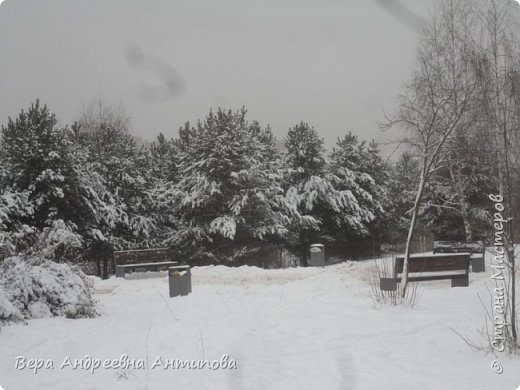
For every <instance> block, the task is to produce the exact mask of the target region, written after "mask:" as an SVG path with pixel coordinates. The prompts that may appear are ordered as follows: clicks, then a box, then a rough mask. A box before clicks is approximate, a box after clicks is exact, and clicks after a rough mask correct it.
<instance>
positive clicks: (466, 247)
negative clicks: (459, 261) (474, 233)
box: [433, 241, 486, 272]
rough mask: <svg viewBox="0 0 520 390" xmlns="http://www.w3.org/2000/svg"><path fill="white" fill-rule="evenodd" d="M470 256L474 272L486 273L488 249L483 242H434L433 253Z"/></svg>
mask: <svg viewBox="0 0 520 390" xmlns="http://www.w3.org/2000/svg"><path fill="white" fill-rule="evenodd" d="M463 252H467V253H469V254H470V263H471V271H472V272H486V262H485V256H486V247H485V246H484V243H483V242H482V241H475V242H459V241H434V242H433V253H463Z"/></svg>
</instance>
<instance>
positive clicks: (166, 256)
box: [113, 248, 174, 267]
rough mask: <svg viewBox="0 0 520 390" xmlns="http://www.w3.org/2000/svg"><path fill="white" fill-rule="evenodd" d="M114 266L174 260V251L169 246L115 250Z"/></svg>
mask: <svg viewBox="0 0 520 390" xmlns="http://www.w3.org/2000/svg"><path fill="white" fill-rule="evenodd" d="M113 258H114V267H115V266H116V265H123V264H138V263H153V262H159V261H173V260H174V252H173V251H172V250H171V249H169V248H156V249H137V250H130V251H114V254H113Z"/></svg>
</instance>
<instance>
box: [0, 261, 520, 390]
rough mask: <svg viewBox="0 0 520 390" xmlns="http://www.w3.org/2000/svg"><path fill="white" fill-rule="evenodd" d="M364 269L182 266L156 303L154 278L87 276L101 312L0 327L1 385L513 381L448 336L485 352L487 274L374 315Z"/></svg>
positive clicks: (454, 385) (509, 363) (497, 386)
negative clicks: (135, 363) (25, 365)
mask: <svg viewBox="0 0 520 390" xmlns="http://www.w3.org/2000/svg"><path fill="white" fill-rule="evenodd" d="M369 267H370V262H363V263H350V262H349V263H343V264H338V265H334V266H329V267H326V268H317V269H310V268H305V269H287V270H262V269H258V268H253V267H240V268H234V269H233V268H227V267H223V266H217V267H200V268H194V269H193V293H192V294H190V295H189V296H186V297H177V298H169V297H168V284H167V277H166V275H165V273H159V274H155V275H147V276H146V277H145V278H135V279H127V280H121V279H114V278H112V279H110V280H106V281H101V280H97V281H96V290H97V292H98V293H97V295H96V297H97V299H99V300H100V301H101V303H102V316H100V317H98V318H95V319H85V320H68V319H63V318H53V319H42V320H31V321H29V324H28V326H23V325H15V326H8V327H4V328H2V330H1V331H0V351H1V353H0V386H3V387H4V388H5V389H6V390H11V389H13V390H19V389H21V390H25V389H31V390H32V389H136V390H138V389H139V390H141V389H142V390H144V389H150V390H155V389H181V390H184V389H197V390H199V389H231V390H233V389H236V390H241V389H248V390H249V389H251V390H256V389H317V388H320V389H328V390H335V389H338V390H339V389H341V390H344V389H360V390H363V389H385V390H393V389H399V390H401V389H421V390H429V389H431V390H441V389H442V390H444V389H457V390H458V389H471V390H477V389H486V390H487V389H494V390H501V389H504V390H508V389H511V390H515V389H516V388H517V387H518V385H520V359H519V358H517V359H509V358H507V357H506V356H505V355H504V354H501V355H499V357H498V358H499V361H500V363H501V364H502V365H503V367H504V372H503V374H501V375H498V374H495V373H494V372H493V370H492V369H491V368H490V365H491V362H492V360H493V359H494V358H493V357H492V356H491V355H487V356H486V355H485V354H484V353H483V352H476V351H473V350H471V349H470V348H469V347H468V346H467V345H466V344H465V343H464V341H463V340H461V338H460V337H459V336H457V335H456V334H455V333H454V332H453V331H451V330H450V327H451V328H453V329H455V330H456V331H457V332H459V333H460V334H462V335H464V336H466V337H468V338H469V339H471V340H472V341H473V342H475V343H478V344H481V345H484V343H485V341H484V339H483V337H482V336H481V335H480V333H479V332H480V330H481V329H482V328H483V325H484V312H483V308H482V307H481V305H480V303H479V299H478V296H477V293H480V294H481V296H482V297H483V298H484V299H487V298H488V297H489V294H488V292H487V290H486V285H489V283H490V274H489V273H486V274H471V275H470V287H469V288H450V282H449V281H438V282H428V283H421V286H422V287H421V290H422V296H421V298H420V299H419V301H418V304H417V305H416V307H415V308H413V309H410V308H407V307H383V308H376V307H374V304H373V302H372V299H371V298H370V287H369V284H368V279H369V277H368V272H369ZM123 354H127V355H128V357H129V358H130V359H141V360H143V361H145V362H147V367H148V369H146V368H143V369H141V368H135V367H134V368H132V367H129V368H126V369H124V368H123V369H121V368H119V369H102V368H98V369H96V370H95V371H94V373H91V372H90V371H88V370H84V369H81V368H77V369H75V370H74V369H73V368H72V367H71V366H66V367H64V368H60V365H62V363H63V362H64V361H65V359H66V358H67V357H70V359H71V360H73V359H81V358H84V357H85V355H89V356H91V357H92V358H94V359H100V360H101V361H104V360H105V359H119V358H120V357H121V356H122V355H123ZM224 354H227V355H229V357H230V358H231V359H234V360H235V361H236V363H237V366H238V368H237V369H219V370H211V369H209V368H207V367H206V368H204V369H201V370H195V369H191V370H190V369H187V368H178V369H172V368H166V369H165V368H164V367H162V366H160V365H159V366H156V367H155V368H153V369H152V368H151V365H152V364H153V363H154V362H156V361H157V358H161V359H162V360H163V362H165V361H166V359H183V360H188V359H189V360H191V359H203V360H215V359H220V358H221V356H222V355H224ZM17 356H24V357H26V358H40V359H50V360H51V361H52V362H53V363H54V369H40V370H38V372H37V373H36V374H34V373H33V372H32V371H31V370H28V369H24V370H16V369H15V358H16V357H17Z"/></svg>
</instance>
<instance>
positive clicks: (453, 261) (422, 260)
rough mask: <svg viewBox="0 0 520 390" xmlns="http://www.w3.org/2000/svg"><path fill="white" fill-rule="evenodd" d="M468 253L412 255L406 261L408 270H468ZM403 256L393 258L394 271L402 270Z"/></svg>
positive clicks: (411, 271)
mask: <svg viewBox="0 0 520 390" xmlns="http://www.w3.org/2000/svg"><path fill="white" fill-rule="evenodd" d="M469 262H470V255H469V254H468V253H461V254H446V255H433V256H432V255H429V256H428V255H424V256H417V255H413V256H411V257H410V260H409V262H408V272H410V273H413V272H440V271H461V270H464V271H466V272H469ZM403 265H404V256H397V257H396V259H395V271H394V272H395V273H396V274H400V273H402V272H403Z"/></svg>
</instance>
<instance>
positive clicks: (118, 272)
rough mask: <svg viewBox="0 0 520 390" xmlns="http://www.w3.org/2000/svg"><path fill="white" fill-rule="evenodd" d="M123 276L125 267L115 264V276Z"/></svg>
mask: <svg viewBox="0 0 520 390" xmlns="http://www.w3.org/2000/svg"><path fill="white" fill-rule="evenodd" d="M124 277H125V269H124V268H123V267H118V266H117V265H116V278H124Z"/></svg>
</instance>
